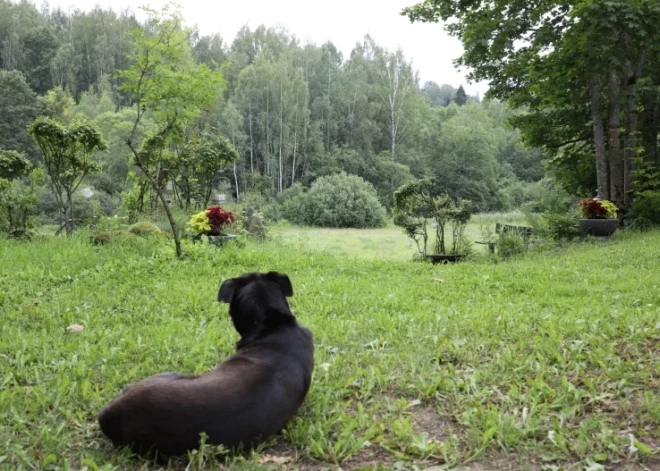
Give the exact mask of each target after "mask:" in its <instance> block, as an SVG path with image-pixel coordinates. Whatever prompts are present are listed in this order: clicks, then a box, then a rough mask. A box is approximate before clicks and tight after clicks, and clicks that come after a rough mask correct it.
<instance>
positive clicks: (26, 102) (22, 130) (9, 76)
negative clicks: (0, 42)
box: [0, 70, 40, 158]
mask: <svg viewBox="0 0 660 471" xmlns="http://www.w3.org/2000/svg"><path fill="white" fill-rule="evenodd" d="M0 110H2V113H0V149H6V150H15V151H18V152H23V153H25V154H26V155H28V156H29V157H30V158H31V157H32V154H33V153H34V142H33V141H32V139H31V138H30V135H29V134H28V133H27V132H26V128H27V126H28V125H29V124H30V123H31V122H32V121H33V120H34V119H36V118H37V116H38V115H39V111H40V110H39V104H38V102H37V95H36V93H34V92H33V91H32V90H31V89H30V87H29V85H28V84H27V83H26V81H25V77H24V76H23V74H21V73H20V72H19V71H17V70H11V71H8V70H0Z"/></svg>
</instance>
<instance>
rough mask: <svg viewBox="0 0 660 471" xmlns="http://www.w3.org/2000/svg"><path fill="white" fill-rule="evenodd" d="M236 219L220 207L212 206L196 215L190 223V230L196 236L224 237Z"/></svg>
mask: <svg viewBox="0 0 660 471" xmlns="http://www.w3.org/2000/svg"><path fill="white" fill-rule="evenodd" d="M235 220H236V218H235V217H234V213H232V212H231V211H225V210H224V209H222V207H220V206H210V207H208V208H207V209H205V210H204V211H200V212H199V213H197V214H194V215H193V216H192V217H191V218H190V221H188V228H190V230H191V231H192V232H193V233H194V234H196V235H210V236H217V235H222V234H223V231H224V230H225V229H226V228H227V227H229V226H230V225H231V224H232V223H233V222H234V221H235Z"/></svg>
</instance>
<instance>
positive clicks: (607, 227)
mask: <svg viewBox="0 0 660 471" xmlns="http://www.w3.org/2000/svg"><path fill="white" fill-rule="evenodd" d="M618 226H619V220H618V219H580V231H581V232H582V233H583V234H587V235H592V236H596V237H609V236H611V235H612V234H614V231H616V228H617V227H618Z"/></svg>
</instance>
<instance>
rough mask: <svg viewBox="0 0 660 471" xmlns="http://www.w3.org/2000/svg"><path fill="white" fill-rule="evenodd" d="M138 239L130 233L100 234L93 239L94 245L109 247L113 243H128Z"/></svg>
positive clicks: (113, 232)
mask: <svg viewBox="0 0 660 471" xmlns="http://www.w3.org/2000/svg"><path fill="white" fill-rule="evenodd" d="M137 238H138V236H136V235H135V234H132V233H130V232H128V231H112V232H99V233H98V234H95V235H94V236H93V237H92V244H94V245H107V244H110V243H113V242H126V241H131V240H135V239H137Z"/></svg>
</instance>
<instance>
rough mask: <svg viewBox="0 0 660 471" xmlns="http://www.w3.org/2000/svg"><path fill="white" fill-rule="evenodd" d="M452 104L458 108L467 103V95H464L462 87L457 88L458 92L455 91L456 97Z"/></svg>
mask: <svg viewBox="0 0 660 471" xmlns="http://www.w3.org/2000/svg"><path fill="white" fill-rule="evenodd" d="M454 102H455V103H456V104H457V105H458V106H463V105H464V104H466V103H467V93H465V89H464V88H463V85H461V86H460V87H458V90H457V91H456V96H455V97H454Z"/></svg>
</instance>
